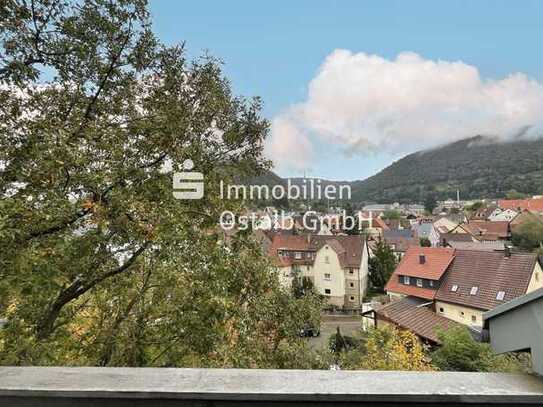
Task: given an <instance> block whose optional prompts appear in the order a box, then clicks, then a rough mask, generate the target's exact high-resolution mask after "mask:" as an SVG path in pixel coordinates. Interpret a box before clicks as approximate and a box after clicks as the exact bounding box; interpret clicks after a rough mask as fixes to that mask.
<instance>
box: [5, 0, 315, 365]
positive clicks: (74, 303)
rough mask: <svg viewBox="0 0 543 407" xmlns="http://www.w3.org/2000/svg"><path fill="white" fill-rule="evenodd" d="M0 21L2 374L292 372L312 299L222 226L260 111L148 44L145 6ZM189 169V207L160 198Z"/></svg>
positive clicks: (12, 11) (39, 6)
mask: <svg viewBox="0 0 543 407" xmlns="http://www.w3.org/2000/svg"><path fill="white" fill-rule="evenodd" d="M0 13H1V14H2V32H1V34H0V55H1V58H2V59H1V61H0V81H1V83H0V101H1V103H0V122H1V123H2V126H1V127H0V174H1V176H0V195H1V196H2V197H3V199H2V200H1V201H0V213H1V216H0V237H1V239H0V309H2V310H7V311H6V312H5V315H3V316H5V317H6V318H7V319H8V323H7V325H6V327H5V329H2V330H1V331H0V363H2V364H45V365H48V364H77V365H108V366H109V365H126V366H224V367H227V366H240V367H254V366H258V367H274V366H276V367H279V366H286V365H289V363H290V362H289V361H290V360H292V357H291V356H292V353H293V350H294V349H295V350H296V351H301V350H303V346H304V345H303V344H302V343H301V342H300V339H299V338H298V337H297V333H298V332H299V329H300V327H301V326H302V325H303V323H305V321H307V320H308V318H318V315H319V311H320V301H321V300H320V298H318V297H316V296H311V295H307V296H304V297H303V298H300V299H295V298H294V297H293V296H292V295H291V294H290V293H289V292H287V291H285V290H283V289H282V288H281V287H280V285H279V283H278V281H277V278H276V277H275V274H274V273H273V272H272V271H271V269H270V267H269V264H268V261H267V259H265V258H263V257H262V255H261V253H260V250H259V247H258V245H256V244H253V243H251V240H250V239H249V238H248V236H246V235H244V234H242V233H240V234H239V236H238V235H236V236H235V238H234V239H233V241H232V243H231V245H230V246H229V247H226V246H224V245H223V244H220V242H219V234H218V233H216V224H217V221H218V219H219V215H220V214H221V213H222V212H223V211H224V210H226V209H228V210H232V211H234V212H239V211H241V210H242V208H243V205H242V202H238V201H228V200H222V199H220V194H219V182H220V181H221V180H223V181H225V182H228V181H229V180H232V179H234V178H235V179H239V178H243V177H247V176H252V175H255V174H256V173H258V172H260V171H262V170H264V169H266V168H268V167H269V163H268V162H267V161H266V160H265V159H264V157H263V155H262V149H263V141H264V138H265V137H266V135H267V133H268V122H267V121H266V120H265V119H263V118H262V117H261V115H260V108H261V102H260V100H259V99H246V98H243V97H237V96H234V95H233V94H232V90H231V89H230V85H229V82H228V80H227V79H226V78H225V77H224V76H223V74H222V72H221V65H220V63H219V61H217V60H216V59H214V58H213V57H211V56H208V55H204V56H203V57H202V58H200V59H197V60H196V61H193V62H189V61H187V60H186V56H185V51H184V47H183V46H173V47H166V46H164V45H162V44H160V42H159V41H158V40H157V39H156V38H155V37H154V35H153V33H152V32H151V30H150V26H151V22H150V20H149V13H148V10H147V5H146V2H145V1H144V0H127V1H123V2H111V1H109V0H87V1H84V2H73V3H70V2H65V1H45V0H42V1H37V0H36V1H32V2H23V1H17V0H13V1H8V2H3V3H2V6H0ZM188 159H190V160H191V161H192V162H193V163H194V167H195V169H194V170H195V171H199V172H202V173H204V174H205V195H204V197H203V198H202V199H200V200H184V201H183V200H177V199H175V198H174V196H173V194H172V172H173V171H177V170H180V169H181V168H182V164H183V163H184V162H185V161H186V160H188ZM187 163H188V161H187Z"/></svg>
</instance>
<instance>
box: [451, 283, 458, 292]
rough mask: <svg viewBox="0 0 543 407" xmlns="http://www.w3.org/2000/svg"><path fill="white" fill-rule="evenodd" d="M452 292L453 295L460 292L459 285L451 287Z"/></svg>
mask: <svg viewBox="0 0 543 407" xmlns="http://www.w3.org/2000/svg"><path fill="white" fill-rule="evenodd" d="M451 291H452V292H453V293H455V292H457V291H458V285H456V284H454V285H453V286H452V287H451Z"/></svg>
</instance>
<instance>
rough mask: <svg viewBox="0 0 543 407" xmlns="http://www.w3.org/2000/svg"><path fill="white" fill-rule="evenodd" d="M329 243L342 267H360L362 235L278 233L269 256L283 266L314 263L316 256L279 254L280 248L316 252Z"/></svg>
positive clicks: (363, 243)
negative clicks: (296, 256) (286, 255)
mask: <svg viewBox="0 0 543 407" xmlns="http://www.w3.org/2000/svg"><path fill="white" fill-rule="evenodd" d="M326 244H327V245H329V246H330V247H332V249H334V251H335V252H336V253H337V254H338V258H339V261H340V264H341V267H343V268H346V267H353V268H356V267H360V263H361V261H362V253H363V250H364V247H365V246H364V245H365V240H364V237H363V236H362V235H352V236H347V235H346V236H342V235H339V236H325V235H310V234H307V235H283V234H276V235H274V237H273V240H272V244H271V245H270V248H269V252H268V254H269V256H270V257H271V258H272V259H273V260H274V261H275V263H276V264H277V265H279V266H281V267H285V266H290V265H293V264H313V262H314V258H313V257H311V258H308V257H307V256H305V255H304V256H302V258H301V259H295V258H292V257H285V256H279V255H278V251H279V250H286V251H300V252H304V253H305V252H312V253H315V252H316V251H318V250H319V249H320V248H322V247H323V246H324V245H326Z"/></svg>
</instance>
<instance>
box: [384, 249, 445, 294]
mask: <svg viewBox="0 0 543 407" xmlns="http://www.w3.org/2000/svg"><path fill="white" fill-rule="evenodd" d="M420 255H424V257H425V262H424V264H420ZM453 259H454V249H450V248H441V247H410V248H409V249H407V252H406V253H405V255H404V257H403V258H402V260H401V261H400V264H399V265H398V267H396V270H394V273H392V276H390V279H389V280H388V282H387V285H386V286H385V291H387V292H394V293H399V294H404V295H412V296H415V297H419V298H425V299H428V300H432V299H434V297H435V294H436V292H437V290H434V289H431V288H422V287H416V286H412V285H406V284H402V283H401V282H400V276H409V277H416V278H425V279H429V280H439V279H440V278H441V276H442V275H443V274H444V273H445V271H446V270H447V267H449V265H450V264H451V262H452V261H453Z"/></svg>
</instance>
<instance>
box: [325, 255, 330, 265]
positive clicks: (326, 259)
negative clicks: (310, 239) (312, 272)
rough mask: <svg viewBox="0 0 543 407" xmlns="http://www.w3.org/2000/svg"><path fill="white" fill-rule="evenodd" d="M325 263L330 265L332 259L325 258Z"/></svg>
mask: <svg viewBox="0 0 543 407" xmlns="http://www.w3.org/2000/svg"><path fill="white" fill-rule="evenodd" d="M324 262H325V263H327V264H328V263H330V258H329V257H328V256H324Z"/></svg>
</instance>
